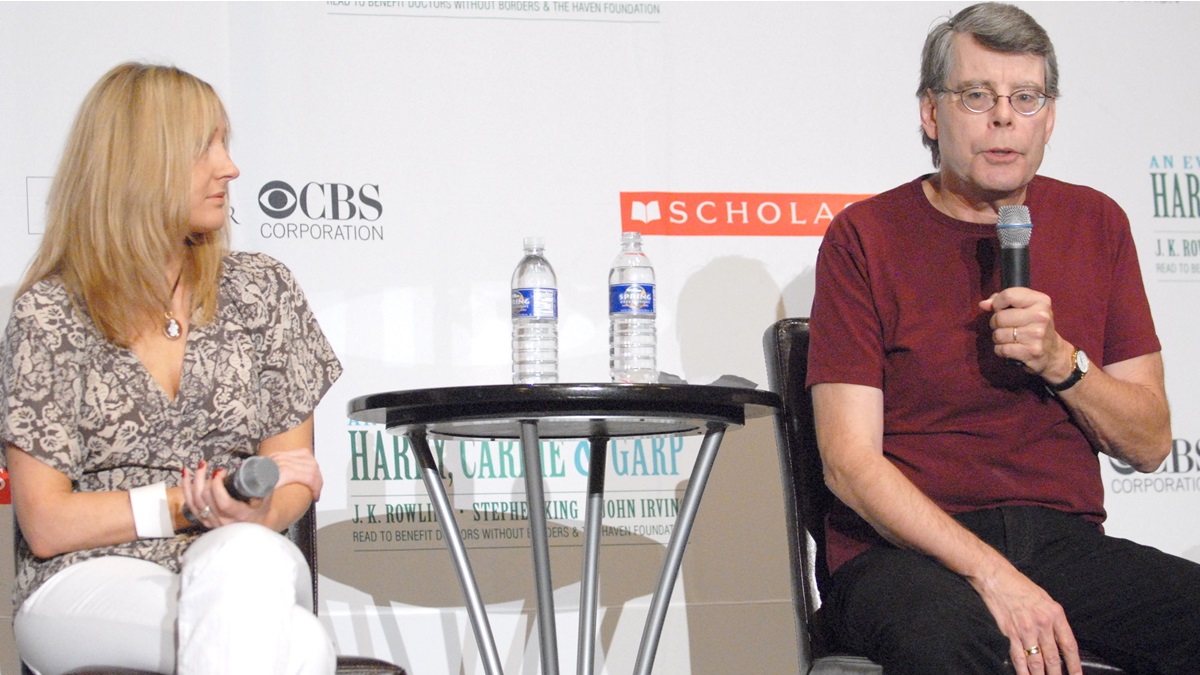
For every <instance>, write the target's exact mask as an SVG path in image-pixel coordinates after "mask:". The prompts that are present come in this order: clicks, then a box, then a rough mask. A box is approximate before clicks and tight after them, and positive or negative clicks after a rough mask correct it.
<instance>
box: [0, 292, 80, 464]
mask: <svg viewBox="0 0 1200 675" xmlns="http://www.w3.org/2000/svg"><path fill="white" fill-rule="evenodd" d="M45 288H46V287H45V285H39V286H36V287H35V288H34V289H33V290H31V291H29V292H27V293H25V294H24V295H22V296H21V297H20V298H18V299H17V302H16V303H15V305H14V307H13V314H12V316H11V317H10V318H9V322H8V327H7V329H6V330H5V335H4V343H3V344H2V345H0V437H2V440H3V441H4V448H5V450H7V447H8V445H9V444H12V445H14V446H16V447H18V448H20V449H21V450H23V451H25V452H27V453H29V454H30V455H32V456H34V457H37V458H38V459H40V460H42V461H43V462H45V463H46V464H48V465H50V466H51V467H53V468H55V469H57V470H58V471H61V472H63V473H64V474H66V475H67V476H68V477H69V478H71V480H78V479H79V475H80V471H81V467H82V465H83V462H82V459H83V458H82V456H81V455H82V444H81V442H80V439H79V435H78V433H77V429H78V428H79V424H78V417H79V406H80V397H81V396H82V391H83V388H82V383H81V381H80V377H81V372H82V369H81V368H80V366H79V359H78V357H79V354H80V353H81V349H82V346H81V345H82V344H83V341H84V340H86V339H87V337H86V336H85V335H84V334H83V332H82V331H81V330H80V329H79V327H78V323H77V322H74V321H71V320H70V317H69V316H67V312H68V311H69V310H70V303H69V302H67V301H66V299H65V295H64V296H63V297H62V298H56V297H55V296H56V295H58V294H60V293H62V294H65V291H63V290H62V289H61V288H57V289H52V290H51V292H50V293H45V292H43V291H45ZM58 300H61V302H59V301H58ZM3 454H4V464H5V465H6V466H7V456H6V452H5V453H3Z"/></svg>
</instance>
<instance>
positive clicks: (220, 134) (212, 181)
mask: <svg viewBox="0 0 1200 675" xmlns="http://www.w3.org/2000/svg"><path fill="white" fill-rule="evenodd" d="M225 131H226V130H225V127H219V128H218V129H217V131H216V133H214V134H213V136H212V138H211V139H209V141H208V148H206V149H205V150H204V154H202V155H200V157H199V158H197V159H196V164H195V166H193V167H192V213H191V223H192V231H193V232H215V231H217V230H220V229H221V228H222V227H224V226H225V204H226V196H227V193H226V187H227V186H228V185H229V181H231V180H233V179H234V178H237V177H238V174H239V173H240V172H239V171H238V168H237V166H236V165H235V164H234V163H233V160H232V159H231V158H230V157H229V149H228V148H226V147H225Z"/></svg>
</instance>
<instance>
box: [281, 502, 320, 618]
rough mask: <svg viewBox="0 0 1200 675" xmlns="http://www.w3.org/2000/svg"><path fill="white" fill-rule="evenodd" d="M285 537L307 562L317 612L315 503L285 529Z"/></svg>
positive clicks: (314, 606)
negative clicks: (310, 573)
mask: <svg viewBox="0 0 1200 675" xmlns="http://www.w3.org/2000/svg"><path fill="white" fill-rule="evenodd" d="M287 537H288V539H291V540H292V543H293V544H295V545H296V548H298V549H300V553H302V554H303V555H304V559H305V560H307V561H308V570H309V571H310V572H312V597H313V611H314V612H315V611H317V608H318V607H320V605H318V604H317V503H316V502H313V503H312V504H311V505H309V507H308V510H307V511H305V512H304V515H302V516H300V519H299V520H297V521H296V522H294V523H292V525H291V527H289V528H288V529H287Z"/></svg>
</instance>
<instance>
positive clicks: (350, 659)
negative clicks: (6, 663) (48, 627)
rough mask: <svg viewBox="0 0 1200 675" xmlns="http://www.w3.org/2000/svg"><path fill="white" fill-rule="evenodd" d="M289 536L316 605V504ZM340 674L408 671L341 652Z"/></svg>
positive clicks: (110, 673) (131, 673)
mask: <svg viewBox="0 0 1200 675" xmlns="http://www.w3.org/2000/svg"><path fill="white" fill-rule="evenodd" d="M287 535H288V538H289V539H291V540H292V542H293V543H295V544H296V547H297V548H299V549H300V552H301V553H303V554H304V559H305V560H307V561H308V567H309V569H311V570H312V593H313V609H314V611H315V610H316V608H317V607H318V605H317V511H316V505H315V504H314V505H313V506H310V507H309V508H308V511H306V512H305V514H304V515H303V516H301V517H300V520H297V521H296V522H295V523H293V524H292V526H291V527H289V528H288V532H287ZM21 675H33V671H31V670H30V669H29V667H28V666H26V665H25V662H24V661H22V662H21ZM68 675H157V674H156V673H153V672H150V671H145V670H137V669H134V668H116V667H111V666H89V667H86V668H76V669H75V670H72V671H71V672H70V673H68ZM337 675H407V673H406V672H405V670H404V669H403V668H401V667H400V666H397V665H395V664H392V663H388V662H387V661H384V660H382V659H373V658H370V657H367V656H338V657H337Z"/></svg>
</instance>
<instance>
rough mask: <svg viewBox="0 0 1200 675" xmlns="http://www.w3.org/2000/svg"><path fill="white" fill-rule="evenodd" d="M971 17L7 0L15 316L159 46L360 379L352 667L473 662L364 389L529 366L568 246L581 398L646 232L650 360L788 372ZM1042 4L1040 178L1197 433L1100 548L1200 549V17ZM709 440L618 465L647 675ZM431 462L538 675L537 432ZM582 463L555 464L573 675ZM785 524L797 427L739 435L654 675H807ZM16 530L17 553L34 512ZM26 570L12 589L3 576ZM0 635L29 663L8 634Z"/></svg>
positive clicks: (245, 208) (625, 632) (336, 488)
mask: <svg viewBox="0 0 1200 675" xmlns="http://www.w3.org/2000/svg"><path fill="white" fill-rule="evenodd" d="M963 6H964V3H959V2H950V3H928V2H922V3H862V4H858V3H829V4H824V3H798V4H791V3H766V4H756V3H729V4H726V3H668V2H574V1H570V2H532V1H528V2H526V1H518V2H495V1H480V2H459V1H457V0H454V1H444V2H375V1H371V2H359V1H354V2H309V3H303V4H291V3H197V4H190V3H132V4H123V3H103V4H101V3H96V4H92V3H85V4H71V3H47V4H42V3H29V4H26V3H4V4H0V91H4V92H5V94H4V96H2V97H0V128H3V129H5V133H3V134H0V231H2V232H3V234H2V237H3V246H0V320H2V321H7V317H8V315H9V312H10V309H11V301H12V296H13V293H14V290H15V287H16V285H17V283H18V282H19V279H20V278H21V275H22V273H23V270H24V268H25V266H26V264H27V263H28V261H29V259H30V258H31V256H32V254H33V251H34V249H35V247H36V245H37V242H38V240H39V236H40V233H41V230H42V227H43V220H42V219H43V213H44V208H45V204H44V200H45V197H46V193H47V190H48V186H49V182H50V177H51V176H52V175H53V172H54V170H55V167H56V164H57V161H58V159H59V156H60V153H61V150H62V145H63V140H64V137H65V135H66V132H67V129H68V127H69V125H70V122H71V119H72V118H73V116H74V114H75V111H76V110H77V108H78V105H79V103H80V102H81V100H82V98H83V96H84V94H85V93H86V92H87V90H88V89H89V87H91V85H92V84H93V83H94V82H95V81H96V79H97V78H98V77H99V76H100V75H101V74H102V73H104V72H105V71H107V70H108V69H109V68H111V67H112V66H113V65H115V64H117V63H120V62H122V61H127V60H148V61H153V62H160V63H170V64H175V65H178V66H180V67H182V68H184V69H186V70H189V71H191V72H193V73H195V74H196V75H198V76H200V77H201V78H203V79H206V80H207V81H209V82H211V83H212V84H213V85H214V86H215V87H216V89H217V90H218V92H219V93H220V94H221V96H222V97H223V99H224V101H225V103H226V105H227V107H228V109H229V112H230V115H231V118H232V129H233V133H232V139H233V140H232V151H233V156H234V159H235V161H236V162H237V163H238V165H239V166H240V168H241V172H242V173H241V177H240V178H239V179H238V180H237V181H236V182H235V183H233V185H232V189H231V191H232V204H233V207H234V212H233V220H234V223H233V233H234V234H233V238H234V245H235V247H237V248H240V249H248V250H260V251H265V252H267V253H269V254H271V255H273V256H275V257H277V258H279V259H281V260H282V261H283V262H285V263H286V264H287V265H289V266H290V267H291V268H292V270H293V271H294V272H295V273H296V275H297V276H298V278H299V280H300V282H301V284H302V285H303V287H304V289H305V291H306V293H307V295H308V298H309V300H310V302H311V303H312V305H313V307H314V309H315V311H316V314H317V317H318V319H319V320H320V323H321V325H322V327H323V328H324V330H325V331H326V333H327V334H328V335H329V337H330V339H331V341H332V343H333V345H334V347H335V348H336V350H337V352H338V354H339V356H340V357H341V359H342V361H343V364H344V365H345V368H346V372H345V375H344V376H343V377H342V379H341V380H340V381H339V382H338V383H337V384H336V385H335V386H334V388H333V389H332V390H331V391H330V393H329V395H328V397H327V398H326V399H325V401H324V402H323V403H322V405H321V406H320V408H319V409H318V411H317V432H316V433H317V448H316V451H317V455H318V457H319V459H320V461H321V463H322V466H323V468H324V471H325V476H326V486H325V492H324V494H323V495H322V498H321V501H320V503H319V504H318V516H319V523H320V566H319V570H320V594H321V595H320V607H319V610H320V615H321V617H322V619H323V620H324V621H325V622H326V624H327V625H328V627H329V628H330V631H331V633H332V634H333V635H334V637H335V640H336V642H337V646H338V649H339V651H341V652H342V653H346V654H368V655H375V656H379V657H381V658H386V659H391V660H394V661H396V662H398V663H402V664H404V665H406V666H409V667H410V668H411V670H412V671H413V672H417V673H439V672H461V673H476V672H482V665H481V661H480V659H479V654H478V650H477V648H476V646H475V643H474V639H473V637H472V634H471V630H470V626H469V623H468V621H467V618H466V614H465V611H464V610H463V600H462V598H461V595H460V593H459V590H458V584H457V581H456V580H455V578H454V576H453V573H452V571H451V567H450V557H449V555H448V554H447V552H446V550H445V542H444V541H443V540H442V537H441V534H440V528H439V525H438V523H437V522H436V519H435V518H434V516H433V513H432V510H431V508H430V505H429V500H428V498H427V497H426V494H425V490H424V487H423V485H422V484H421V478H420V475H419V473H418V470H417V464H416V462H415V458H414V456H413V453H412V450H411V448H410V447H409V446H408V444H407V442H406V441H405V439H403V438H399V437H395V436H392V435H389V434H388V433H386V431H385V430H384V429H382V428H380V427H379V426H376V425H370V424H360V423H355V422H352V421H350V420H348V419H347V417H346V414H345V412H346V403H347V401H349V400H350V399H352V398H354V397H356V396H360V395H363V394H368V393H375V392H381V391H390V390H398V389H411V388H421V387H437V386H456V385H469V384H497V383H504V382H508V381H510V365H509V364H510V318H509V312H510V303H509V283H510V279H511V275H512V271H513V268H514V267H515V265H516V264H517V261H518V260H519V258H520V256H521V240H522V238H523V237H525V236H529V235H540V236H542V237H543V238H544V239H545V242H546V254H547V257H548V259H549V260H550V262H551V263H552V265H553V266H554V268H555V270H556V272H557V275H558V282H559V286H560V296H559V310H560V322H559V332H560V370H559V372H560V377H561V380H562V381H564V382H594V381H604V380H606V379H607V351H608V346H607V337H608V335H607V333H608V326H607V307H606V291H607V289H606V283H607V273H608V268H609V266H610V264H611V261H612V259H613V257H614V256H615V255H616V253H617V251H618V248H619V241H620V234H621V232H622V231H623V230H636V231H641V232H643V233H644V234H645V237H644V240H645V246H644V248H645V250H646V252H647V253H648V255H649V256H650V258H651V260H652V261H653V263H654V265H655V270H656V272H657V276H658V292H659V300H658V303H659V305H658V344H659V361H660V368H661V369H662V370H664V371H667V372H670V373H673V374H676V375H678V376H680V377H682V378H684V379H686V380H687V381H689V382H693V383H707V382H711V381H713V380H714V379H716V378H717V377H719V376H721V375H723V374H732V375H738V376H741V377H745V378H748V379H750V380H753V381H755V382H758V383H760V386H765V382H766V375H765V367H764V363H763V357H762V348H761V338H762V334H763V331H764V330H765V329H766V327H767V326H768V325H770V324H771V323H772V322H773V321H775V320H776V319H778V318H781V317H785V316H804V315H807V313H808V311H809V308H810V305H811V299H812V294H813V264H814V260H815V256H816V251H817V246H818V244H819V242H820V237H821V235H822V233H823V232H824V229H825V227H826V226H827V225H828V223H829V220H830V219H831V218H832V217H833V215H834V214H836V213H837V212H838V211H839V210H840V209H841V208H843V207H844V206H845V205H846V204H847V203H849V202H852V201H854V200H856V199H861V198H862V197H863V196H866V195H870V194H874V193H877V192H880V191H882V190H885V189H888V188H891V187H893V186H895V185H897V184H899V183H902V182H906V181H908V180H911V179H912V178H914V177H915V176H917V175H918V174H920V173H923V172H927V171H929V170H930V165H929V157H928V153H927V152H926V150H925V149H924V148H923V147H922V146H921V144H920V141H919V135H918V134H919V130H918V129H919V119H918V115H917V100H916V98H915V96H914V91H915V89H916V80H917V73H918V57H919V52H920V48H921V44H922V42H923V39H924V36H925V33H926V31H927V30H928V28H929V27H930V25H932V23H933V22H934V21H936V20H937V19H938V18H939V17H944V16H947V15H948V14H950V13H952V12H953V11H956V10H957V9H960V8H961V7H963ZM1028 8H1029V10H1030V11H1031V12H1032V13H1033V14H1034V16H1035V17H1037V18H1038V19H1039V21H1041V22H1042V24H1043V25H1044V26H1045V27H1046V28H1047V29H1048V31H1049V32H1050V34H1051V37H1052V38H1053V39H1054V42H1055V45H1056V47H1057V50H1058V53H1059V62H1060V64H1061V71H1062V80H1061V81H1062V91H1063V95H1062V97H1061V99H1060V100H1059V101H1058V103H1057V105H1058V121H1057V126H1056V129H1055V134H1054V138H1053V142H1052V143H1051V145H1050V148H1049V150H1048V152H1047V158H1046V162H1045V164H1044V166H1043V173H1045V174H1047V175H1050V176H1054V177H1057V178H1061V179H1064V180H1068V181H1071V182H1077V183H1084V184H1087V185H1091V186H1094V187H1096V188H1098V189H1100V190H1102V191H1104V192H1106V193H1108V194H1110V195H1112V196H1113V197H1114V198H1116V199H1117V201H1118V202H1120V203H1121V205H1122V206H1123V207H1124V208H1125V209H1126V210H1127V211H1128V213H1129V216H1130V219H1131V221H1132V223H1133V229H1134V236H1135V238H1136V241H1137V245H1138V247H1139V255H1140V258H1141V262H1142V270H1143V274H1144V276H1145V280H1146V285H1147V290H1148V292H1149V295H1150V299H1151V303H1152V306H1153V309H1154V312H1155V319H1156V321H1157V324H1158V328H1159V332H1160V335H1161V337H1162V340H1163V345H1164V354H1165V356H1164V358H1165V361H1166V365H1167V388H1168V394H1169V395H1170V399H1171V403H1172V406H1173V410H1174V413H1175V415H1174V437H1175V444H1174V448H1173V452H1172V454H1171V456H1170V457H1169V458H1168V460H1167V461H1166V463H1165V464H1164V465H1163V466H1162V468H1161V469H1159V470H1158V471H1157V472H1155V473H1153V474H1135V473H1132V472H1131V471H1130V470H1129V469H1128V467H1125V466H1123V465H1121V464H1119V463H1117V462H1113V461H1110V460H1108V459H1107V458H1102V459H1101V461H1102V464H1103V468H1104V478H1105V487H1106V490H1107V495H1108V507H1109V511H1110V517H1109V524H1108V529H1109V531H1110V532H1112V533H1114V534H1117V535H1122V536H1127V537H1130V538H1133V539H1136V540H1139V541H1142V542H1145V543H1149V544H1152V545H1155V546H1158V547H1161V548H1163V549H1165V550H1167V551H1170V552H1173V553H1177V554H1181V555H1184V556H1187V557H1189V558H1192V559H1194V560H1200V534H1197V533H1198V532H1200V530H1198V529H1197V528H1196V527H1194V526H1193V525H1192V515H1193V514H1194V513H1195V512H1196V507H1197V506H1198V505H1200V421H1197V416H1196V415H1195V414H1194V413H1195V410H1196V408H1197V403H1198V395H1197V393H1196V391H1195V389H1194V386H1193V383H1194V381H1195V380H1196V378H1197V375H1200V352H1198V351H1197V349H1196V347H1195V335H1196V334H1197V333H1198V332H1200V312H1196V311H1195V309H1194V308H1195V306H1196V301H1197V297H1198V292H1200V285H1198V284H1200V132H1198V131H1197V127H1196V124H1195V119H1194V118H1195V114H1194V111H1195V110H1197V109H1198V108H1200V92H1197V91H1196V88H1195V87H1191V86H1188V83H1190V82H1194V81H1195V77H1194V74H1193V68H1192V64H1193V63H1194V60H1195V59H1194V58H1193V57H1192V54H1191V52H1192V48H1191V45H1192V44H1193V43H1194V37H1195V36H1194V33H1195V31H1197V30H1200V5H1195V4H1189V3H1183V4H1164V3H1120V4H1117V3H1113V4H1108V3H1102V4H1090V3H1068V4H1057V3H1035V4H1031V5H1029V7H1028ZM1035 218H1036V215H1035ZM1063 268H1064V273H1069V268H1070V261H1067V260H1064V261H1063ZM698 447H699V441H698V440H697V439H696V438H683V439H666V440H662V439H631V440H623V441H619V442H616V443H614V444H613V446H612V447H611V448H610V453H611V456H610V460H609V470H608V483H607V488H608V497H609V499H608V503H607V504H606V507H605V520H604V530H603V532H602V535H601V536H602V539H603V541H604V544H605V546H604V548H603V549H602V553H601V575H602V582H601V609H600V616H599V620H598V624H599V635H600V639H599V649H598V653H599V663H600V666H601V672H605V673H622V672H629V671H630V670H631V668H632V664H633V660H634V657H635V655H636V652H637V646H638V639H639V634H640V631H641V628H642V625H643V623H644V621H645V617H646V614H647V608H648V604H649V596H650V593H651V592H652V590H653V586H654V583H655V581H656V579H657V573H658V568H659V565H660V564H661V562H662V559H663V556H664V551H665V542H666V541H667V538H668V537H669V536H670V532H671V529H672V524H673V522H674V516H675V515H676V513H677V510H678V508H679V502H680V498H681V496H682V491H683V489H684V487H685V486H686V482H687V476H688V474H689V472H690V470H691V467H692V463H693V462H694V460H695V456H696V452H697V449H698ZM433 450H434V454H435V455H436V457H437V459H438V463H439V467H440V470H441V472H442V474H443V477H444V480H445V481H446V483H447V485H448V486H449V490H450V494H451V500H452V502H453V506H454V509H455V516H456V519H457V526H458V528H459V529H460V531H461V532H462V534H463V536H464V538H465V540H466V544H467V548H468V550H469V551H470V555H471V558H472V562H473V565H474V568H475V570H476V572H477V574H478V575H479V578H480V587H481V592H482V596H483V599H484V601H485V603H486V604H487V605H488V607H489V610H490V612H491V617H492V627H493V630H494V632H495V635H496V641H497V643H498V644H499V645H500V648H501V651H502V659H503V661H504V664H505V667H506V669H507V670H508V671H509V672H523V673H533V672H535V671H536V670H537V666H536V665H535V664H536V662H537V654H538V647H537V637H536V629H535V625H536V624H535V617H534V608H535V602H534V598H533V579H532V572H531V556H530V553H529V548H528V546H529V541H528V526H527V525H528V505H527V502H526V499H525V494H524V489H523V470H522V467H521V463H520V459H519V457H520V454H519V446H518V445H517V444H515V443H513V442H509V441H488V442H478V443H476V442H472V443H467V442H457V441H453V442H440V441H439V442H437V443H436V444H435V446H434V448H433ZM588 451H589V449H588V447H587V443H586V442H575V441H570V442H565V441H556V442H553V443H545V444H544V445H543V447H542V454H543V466H542V467H541V469H542V473H543V476H544V479H545V484H546V491H547V514H546V515H547V520H548V521H549V523H550V530H549V536H550V543H551V546H552V560H553V563H554V577H553V581H554V585H555V589H556V595H555V600H556V607H557V609H558V611H559V617H558V619H559V625H558V637H559V641H560V647H561V649H562V653H563V655H564V657H563V663H564V665H565V666H566V667H567V668H568V669H569V668H570V666H569V664H570V663H571V662H572V661H573V657H572V656H570V655H572V654H573V653H574V650H575V647H576V644H575V642H576V623H575V622H576V619H575V610H576V605H577V603H578V594H579V570H580V567H581V565H580V558H581V551H582V543H583V537H582V531H581V527H582V523H581V521H582V519H583V514H582V512H583V503H584V493H585V490H586V469H587V464H586V457H587V453H588ZM0 508H4V509H6V510H7V509H8V507H0ZM782 509H783V502H782V496H781V488H780V481H779V475H778V462H777V458H776V446H775V441H774V436H773V428H772V425H771V422H770V421H769V420H758V421H754V422H752V423H750V424H749V425H748V426H747V427H745V428H743V429H740V430H735V431H732V432H730V433H729V434H728V435H727V437H726V441H725V444H724V446H723V448H722V450H721V454H720V456H719V457H718V460H717V465H716V469H715V472H714V475H713V478H712V480H711V481H710V483H709V488H708V492H707V494H706V498H705V501H704V503H703V504H702V506H701V509H700V516H699V520H698V522H697V524H696V527H695V530H694V531H693V536H692V540H691V544H690V545H689V548H688V552H687V555H686V557H685V559H684V567H683V572H682V574H681V577H680V580H679V583H678V584H677V587H676V589H675V593H674V596H673V602H672V605H671V609H670V611H669V612H668V616H667V624H666V628H665V631H664V633H663V639H662V643H661V646H660V650H659V657H658V661H657V662H658V663H659V664H660V665H661V666H662V667H663V668H665V669H667V670H668V671H669V672H687V671H689V670H691V671H692V672H698V673H699V672H737V671H739V670H742V669H744V664H745V663H758V664H762V665H761V667H760V668H759V670H760V671H762V672H787V671H788V670H789V669H792V668H794V663H795V647H794V629H793V625H792V618H791V617H792V614H791V608H790V589H789V581H788V578H789V577H788V575H789V571H788V561H787V551H786V538H785V535H784V529H783V528H784V522H783V515H782ZM0 520H2V521H4V526H5V528H6V529H5V531H4V534H5V535H8V532H9V531H8V529H7V528H10V527H11V524H10V522H9V521H10V519H9V518H8V517H5V516H4V515H3V514H0ZM0 560H3V561H4V566H0V575H3V580H4V586H5V588H2V589H0V591H2V592H5V593H6V592H7V591H6V589H7V587H8V586H9V585H11V574H12V572H11V560H10V559H9V558H8V557H6V556H0ZM8 615H11V614H10V613H8ZM4 622H5V623H7V620H5V621H4ZM730 626H741V627H747V626H752V627H753V628H752V629H749V630H733V631H731V630H728V628H729V627H730ZM0 644H3V645H6V646H5V648H4V652H5V653H6V656H7V658H6V660H5V661H4V662H3V664H2V665H3V668H4V669H5V670H7V669H9V668H10V667H13V665H12V664H14V663H15V661H14V660H13V659H14V658H15V657H13V656H12V649H11V636H10V635H9V636H7V637H5V638H3V640H2V641H0Z"/></svg>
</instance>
